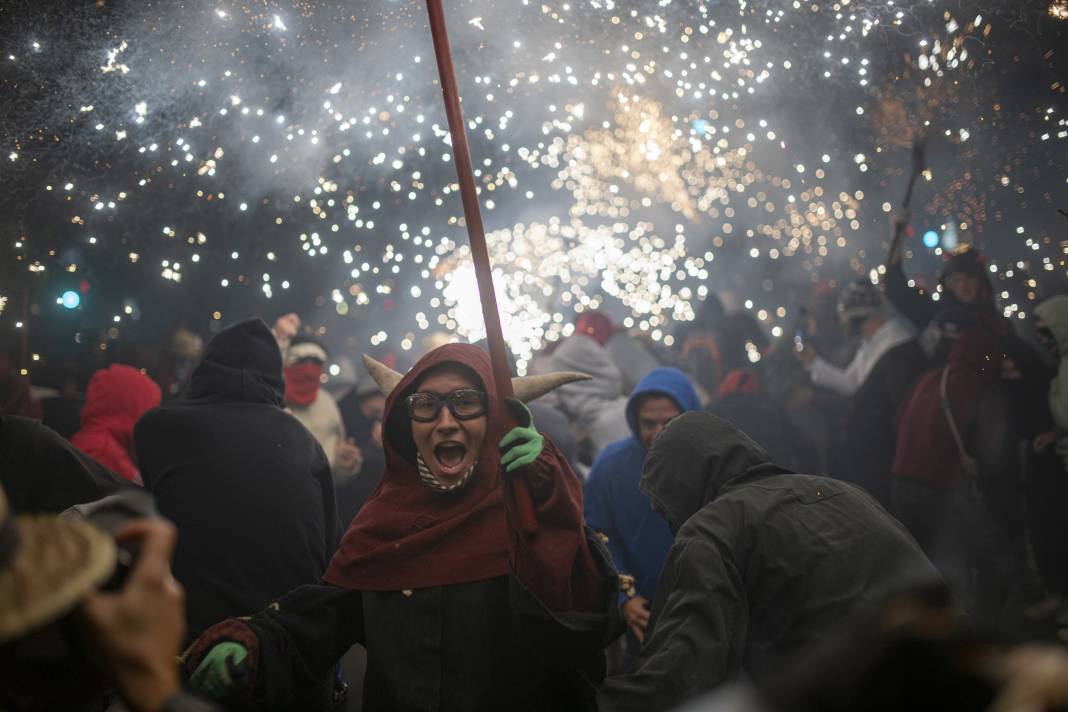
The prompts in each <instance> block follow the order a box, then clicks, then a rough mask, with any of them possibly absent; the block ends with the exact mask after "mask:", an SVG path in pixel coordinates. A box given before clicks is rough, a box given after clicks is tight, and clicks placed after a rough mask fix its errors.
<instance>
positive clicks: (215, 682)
mask: <svg viewBox="0 0 1068 712" xmlns="http://www.w3.org/2000/svg"><path fill="white" fill-rule="evenodd" d="M247 657H248V650H246V649H245V646H243V645H241V644H240V643H234V642H231V641H227V642H225V643H219V644H217V645H215V646H214V647H213V648H212V649H211V650H209V651H208V654H207V655H205V656H204V659H203V660H201V661H200V665H197V669H196V670H195V671H194V672H193V675H192V676H191V677H190V678H189V685H190V687H192V688H193V689H194V690H196V691H197V692H200V693H202V694H204V695H207V696H208V697H211V698H212V699H215V700H224V699H226V698H227V697H228V696H229V695H230V693H231V692H233V691H234V690H235V688H236V687H237V681H236V680H235V674H234V673H235V672H237V667H238V666H239V665H241V663H243V662H245V658H247Z"/></svg>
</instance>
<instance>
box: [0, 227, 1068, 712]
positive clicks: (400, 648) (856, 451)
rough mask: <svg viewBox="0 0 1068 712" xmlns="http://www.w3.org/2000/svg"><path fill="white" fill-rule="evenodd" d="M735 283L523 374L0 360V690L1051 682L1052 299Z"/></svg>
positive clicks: (545, 703)
mask: <svg viewBox="0 0 1068 712" xmlns="http://www.w3.org/2000/svg"><path fill="white" fill-rule="evenodd" d="M895 220H897V221H898V222H899V223H901V225H899V226H897V227H898V228H900V227H903V224H904V221H906V220H907V216H906V215H901V214H898V215H896V216H895ZM734 301H735V299H734V297H733V295H732V294H730V293H723V294H715V293H710V294H709V295H708V297H707V298H706V299H705V300H704V301H703V302H702V303H701V304H699V305H697V306H696V317H695V318H694V319H693V320H692V321H686V322H679V323H677V324H672V325H669V327H670V328H669V330H670V332H671V336H672V339H669V340H666V341H665V340H655V341H654V340H652V339H650V338H648V337H647V336H646V335H645V334H644V333H642V332H640V331H637V330H631V329H627V328H624V327H622V326H620V325H619V324H618V323H617V322H616V321H615V319H614V318H613V316H612V315H611V314H609V313H607V312H602V311H585V312H582V313H580V314H577V315H576V319H575V321H574V323H573V324H572V325H571V326H570V327H569V328H568V329H566V330H565V334H566V336H565V337H564V338H562V339H561V340H560V341H557V342H554V343H551V344H548V345H547V346H546V348H545V349H544V350H543V351H542V352H540V353H538V354H536V355H535V357H534V358H533V360H532V361H531V362H530V363H529V364H527V365H526V366H527V367H526V369H525V370H526V375H519V374H517V373H516V367H515V363H514V361H509V359H510V358H511V357H510V355H509V354H506V353H503V354H501V353H498V354H495V355H494V357H493V358H491V354H490V346H489V345H488V344H486V343H485V342H481V343H476V344H469V343H462V342H461V341H460V340H459V339H456V338H452V337H449V336H448V335H445V336H444V338H442V339H439V340H438V341H437V342H436V343H429V342H428V344H427V348H425V349H424V350H423V352H422V353H420V354H418V356H417V357H415V358H414V359H412V358H410V355H409V354H407V353H393V352H389V351H388V350H386V349H383V348H381V347H378V348H375V349H374V357H373V358H372V356H371V355H368V354H365V353H361V352H346V351H344V350H343V349H340V348H338V344H336V343H335V344H333V348H331V347H330V346H329V345H328V341H327V339H326V338H325V337H326V334H325V332H324V330H322V329H319V330H316V329H313V328H311V326H310V325H309V324H307V323H306V322H305V321H304V320H302V319H301V317H300V316H299V315H297V314H284V315H281V316H275V315H271V317H272V318H270V319H269V321H266V322H265V321H264V320H262V319H260V318H249V319H246V320H243V321H239V322H237V323H234V324H232V325H230V326H228V327H226V328H222V329H221V330H217V331H216V333H214V335H213V336H212V337H211V339H210V340H209V341H208V342H207V343H206V344H205V343H204V341H203V340H202V338H201V336H199V335H197V334H194V333H192V332H191V331H189V330H187V329H185V328H183V329H180V330H179V331H177V332H175V333H174V334H173V335H172V337H171V338H170V339H169V340H168V342H167V346H166V348H165V349H164V353H163V355H162V357H161V358H158V359H156V360H155V361H154V362H152V363H147V362H145V361H144V360H143V359H139V358H136V357H132V356H131V357H128V358H123V357H122V356H121V355H120V356H116V357H115V358H113V359H112V362H110V363H106V364H99V366H100V367H99V368H97V369H95V370H94V371H93V372H92V373H89V374H86V375H85V377H84V382H82V381H79V378H78V377H77V376H76V375H74V374H73V373H72V372H67V373H66V376H65V377H64V379H62V383H53V384H45V383H41V382H35V380H34V378H33V375H34V374H31V377H30V378H27V377H25V376H24V375H21V374H20V373H19V372H18V371H17V370H16V368H15V366H14V364H13V362H12V361H11V360H10V359H9V358H8V357H7V356H3V355H0V485H2V490H0V660H2V661H3V667H4V674H3V675H2V676H0V710H3V711H4V712H8V711H21V710H75V711H81V710H85V711H96V710H101V711H102V710H116V711H117V710H132V711H133V712H164V711H170V712H193V711H201V710H202V711H204V712H219V711H220V710H265V711H268V712H269V711H273V710H302V711H304V710H306V711H308V712H327V711H332V712H342V711H347V710H366V711H367V712H387V711H388V712H461V711H465V712H483V711H484V712H490V711H495V710H530V711H531V712H538V711H543V710H544V711H549V710H553V711H555V710H568V711H570V710H575V711H578V712H581V711H584V710H585V711H589V712H596V711H598V710H599V711H600V712H615V711H623V710H633V711H635V712H637V711H639V710H641V711H653V712H657V711H660V710H663V711H665V712H666V711H668V710H692V711H694V712H697V711H699V710H739V711H741V710H767V711H779V710H782V711H787V710H838V709H841V710H846V709H887V710H890V709H960V710H986V709H991V710H1021V711H1022V710H1046V709H1049V710H1055V709H1063V708H1065V706H1068V683H1066V680H1068V653H1066V651H1065V649H1064V646H1065V645H1068V598H1066V597H1068V566H1066V565H1065V562H1066V561H1068V520H1066V519H1065V517H1064V516H1063V513H1064V511H1065V505H1066V504H1068V381H1066V380H1065V379H1068V373H1066V372H1064V369H1065V368H1066V366H1065V363H1068V362H1066V361H1065V354H1066V353H1068V294H1066V295H1057V296H1051V297H1050V298H1048V299H1045V300H1043V301H1042V302H1041V304H1039V305H1038V307H1037V308H1036V309H1035V313H1034V319H1033V321H1031V322H1025V321H1022V320H1015V319H1009V318H1008V317H1007V316H1004V315H1003V314H1002V312H1000V311H999V309H998V307H997V305H996V302H995V298H994V289H993V286H992V283H991V280H990V272H989V270H988V269H987V267H986V263H985V259H984V257H983V255H981V254H980V253H978V252H977V251H975V250H974V249H962V250H960V251H958V252H955V253H953V254H948V255H946V260H945V262H944V265H943V270H942V273H941V275H940V278H939V281H938V283H937V284H936V285H934V286H933V287H932V288H927V287H924V286H923V284H922V282H921V281H918V280H915V279H910V277H909V276H908V275H907V274H906V271H905V266H904V264H903V262H902V260H901V257H900V254H895V253H892V254H890V255H889V257H888V260H887V264H886V269H885V274H883V275H882V279H881V280H880V281H879V283H873V282H872V281H871V280H860V281H851V280H844V281H842V282H835V281H828V282H821V283H819V284H817V285H815V287H814V289H813V290H812V292H811V294H810V295H809V296H808V297H807V301H806V302H805V303H804V304H802V305H799V306H798V308H797V309H796V310H795V312H796V313H795V317H796V318H795V319H794V328H793V329H791V330H787V331H786V332H785V333H782V334H780V335H778V337H777V338H773V337H772V335H771V334H770V333H768V332H765V330H764V328H763V326H762V324H761V322H760V321H759V320H757V319H755V318H754V317H753V316H751V315H750V312H749V310H747V309H737V308H734V306H733V304H734ZM131 353H136V351H131ZM501 356H503V357H504V358H503V359H502V358H500V357H501ZM502 362H504V363H508V366H509V370H510V372H507V373H502V372H499V371H497V370H495V367H494V365H493V364H499V363H502ZM49 386H52V387H49Z"/></svg>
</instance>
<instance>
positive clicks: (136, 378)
mask: <svg viewBox="0 0 1068 712" xmlns="http://www.w3.org/2000/svg"><path fill="white" fill-rule="evenodd" d="M159 403H160V390H159V386H157V385H156V383H155V382H154V381H153V380H152V379H151V378H149V377H148V376H146V375H144V374H143V373H141V372H140V371H138V370H137V369H136V368H132V367H130V366H123V365H119V364H114V365H112V366H109V367H107V368H105V369H102V370H100V371H97V372H96V373H94V374H93V377H92V379H91V380H90V381H89V389H88V390H87V391H86V394H85V407H84V408H82V429H81V430H79V431H78V432H77V433H75V434H74V437H72V438H71V439H70V441H71V444H73V445H74V446H75V447H76V448H78V449H79V450H81V451H82V452H84V453H85V454H87V455H89V456H90V457H92V458H93V459H94V460H96V461H97V462H99V463H100V464H101V465H104V466H105V467H107V468H109V469H111V470H114V471H115V472H117V473H118V474H120V475H122V476H123V477H124V478H126V479H127V480H130V481H131V482H137V483H138V484H140V482H141V474H140V472H138V470H137V465H135V464H134V458H133V430H134V425H136V424H137V421H138V420H139V419H140V418H141V416H142V415H144V413H145V411H147V410H149V409H151V408H155V407H156V406H158V405H159Z"/></svg>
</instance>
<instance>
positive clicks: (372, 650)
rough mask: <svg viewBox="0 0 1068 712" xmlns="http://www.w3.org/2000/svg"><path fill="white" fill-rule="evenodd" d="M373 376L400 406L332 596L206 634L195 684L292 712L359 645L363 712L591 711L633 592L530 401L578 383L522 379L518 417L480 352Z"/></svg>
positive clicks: (195, 657) (309, 598) (275, 607)
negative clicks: (591, 526)
mask: <svg viewBox="0 0 1068 712" xmlns="http://www.w3.org/2000/svg"><path fill="white" fill-rule="evenodd" d="M368 365H369V369H370V370H371V371H372V375H373V376H375V380H376V381H377V382H378V383H379V385H380V387H382V390H383V392H385V393H387V401H386V408H385V418H384V421H383V423H384V427H383V430H384V436H385V437H384V438H383V442H384V448H385V454H386V471H385V474H384V475H383V478H382V481H381V483H380V484H379V485H378V487H377V489H376V490H375V491H374V493H373V494H372V495H371V498H370V499H369V500H368V501H367V503H366V504H365V505H364V506H363V508H362V509H361V510H360V513H359V514H358V515H357V517H356V519H355V520H353V522H352V524H351V525H350V526H349V529H348V532H347V533H346V534H345V537H344V539H343V540H342V543H341V547H340V549H339V550H338V552H337V554H335V555H334V558H333V560H332V561H331V562H330V566H329V567H328V569H327V572H326V575H325V576H324V577H323V581H322V582H321V583H320V584H316V585H308V586H302V587H300V588H297V589H295V590H293V591H291V592H290V593H289V594H287V595H285V596H283V597H282V598H280V599H279V600H278V601H277V602H276V603H273V604H271V605H270V606H268V608H267V609H266V610H264V611H262V612H261V613H258V614H256V615H254V616H252V617H250V618H242V619H229V620H227V621H224V622H222V623H220V624H218V625H216V626H214V627H213V628H211V629H209V630H208V631H207V632H205V633H204V635H202V636H201V638H200V639H199V640H198V641H197V642H196V643H195V644H194V645H193V647H192V648H191V649H190V651H189V652H188V653H187V654H186V656H185V666H186V669H187V670H190V671H193V675H192V678H191V680H190V682H191V684H192V686H193V687H194V688H195V689H196V690H198V691H200V692H202V693H205V694H208V695H209V696H212V697H215V698H217V699H221V700H224V701H225V702H226V704H227V708H228V709H256V710H274V709H287V710H288V709H293V707H292V704H291V699H292V693H293V690H294V687H296V686H300V685H301V684H308V683H310V682H312V681H313V680H315V679H317V678H318V677H320V676H322V675H323V674H325V673H327V672H328V671H329V670H330V669H331V668H332V667H333V666H334V665H335V664H336V662H337V660H338V659H339V658H340V657H341V655H342V654H343V653H344V652H345V651H346V650H348V649H349V647H350V646H352V645H353V644H356V643H359V644H361V645H363V646H364V647H366V649H367V660H368V663H367V673H366V678H365V681H364V688H363V689H364V698H363V709H364V710H365V712H386V711H387V710H388V711H389V712H416V711H419V712H425V711H434V712H453V711H455V712H460V711H463V712H496V710H505V709H507V710H529V711H530V712H535V711H538V712H540V711H542V710H545V711H546V712H548V711H549V710H569V711H572V710H582V709H593V704H594V700H593V696H594V693H595V690H596V685H597V684H599V682H600V681H601V679H602V678H603V676H604V657H603V653H602V649H603V647H604V646H605V645H606V644H607V643H608V642H609V641H610V640H611V638H612V637H615V635H618V633H619V632H621V626H619V625H618V615H617V614H616V613H615V612H616V597H617V594H618V577H617V575H616V573H615V570H614V568H613V567H612V564H611V558H610V556H609V554H608V552H607V550H606V549H605V547H604V545H603V543H601V541H600V540H599V539H598V538H597V537H596V536H595V535H593V534H592V532H589V531H588V530H586V529H585V527H584V525H583V518H582V490H581V486H580V484H579V481H578V479H577V478H576V477H575V475H574V473H572V472H571V470H570V467H569V466H568V464H567V462H566V460H564V458H563V457H562V456H561V455H560V453H559V451H558V450H557V449H556V447H555V446H554V445H553V444H552V442H551V441H550V440H548V439H546V438H544V436H542V435H540V434H539V433H538V432H537V430H535V429H534V424H533V422H532V417H531V415H530V411H529V410H528V409H527V408H526V407H525V406H523V404H522V400H524V399H527V400H531V399H533V398H534V397H537V395H540V394H543V393H545V392H547V391H548V390H550V389H551V387H552V385H553V383H554V382H555V383H559V381H560V380H562V378H567V376H566V375H564V374H548V375H545V376H539V377H535V378H537V379H541V380H540V381H537V382H535V381H531V380H529V379H515V381H513V384H514V389H515V395H516V398H515V399H509V400H508V401H507V410H506V407H505V404H504V403H502V400H501V399H500V398H499V395H498V393H497V391H496V388H495V385H494V380H493V374H492V369H491V367H490V360H489V357H488V356H487V355H486V353H485V352H484V351H482V350H481V349H479V348H478V347H476V346H473V345H470V344H449V345H447V346H443V347H441V348H438V349H435V350H434V351H431V352H430V353H428V354H427V355H426V356H424V357H423V358H422V359H420V361H419V363H417V364H416V365H415V367H414V368H413V369H412V370H411V371H410V372H409V373H408V374H407V375H406V376H403V377H402V376H401V375H400V374H397V373H393V372H391V371H389V370H388V369H386V368H385V367H384V366H382V365H381V364H377V363H375V362H370V361H369V362H368ZM573 377H574V376H573V375H572V378H573ZM513 419H514V420H515V421H518V423H519V425H518V426H517V427H514V428H512V426H511V424H510V423H509V421H510V420H513ZM509 428H511V429H509ZM520 480H523V481H525V483H526V486H527V487H528V488H529V491H530V497H531V501H532V507H531V509H532V510H533V517H530V516H529V515H530V510H529V509H527V508H526V507H524V506H523V505H522V504H521V502H522V501H523V499H522V497H521V496H520V495H518V494H517V487H518V485H517V483H518V482H519V481H520Z"/></svg>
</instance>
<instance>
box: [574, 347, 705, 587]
mask: <svg viewBox="0 0 1068 712" xmlns="http://www.w3.org/2000/svg"><path fill="white" fill-rule="evenodd" d="M650 396H666V397H668V398H670V399H671V400H672V401H673V402H674V403H675V406H676V407H677V408H678V409H679V411H680V412H683V413H685V412H686V411H690V410H699V409H700V408H701V403H700V402H699V401H698V400H697V393H695V392H694V389H693V386H692V385H691V384H690V379H689V378H688V377H687V376H686V374H684V373H683V372H682V371H679V370H678V369H675V368H657V369H655V370H653V371H650V372H649V373H648V374H647V375H646V376H645V378H643V379H642V380H641V381H640V382H639V383H638V386H637V387H636V388H635V389H634V392H633V393H632V394H631V395H630V399H629V400H628V401H627V424H628V425H629V426H630V430H631V435H630V437H627V438H624V439H622V440H617V441H616V442H614V443H612V444H611V445H609V446H608V447H606V448H605V449H604V450H603V451H602V452H601V454H600V455H599V456H598V457H597V460H596V461H595V462H594V463H593V468H592V469H591V470H590V477H589V480H587V482H586V523H587V524H588V525H589V526H590V528H591V529H593V530H594V531H597V532H600V533H601V534H604V535H605V536H607V537H608V542H607V544H608V550H609V551H610V552H611V553H612V561H614V562H615V565H616V569H617V570H618V571H619V572H620V573H623V574H628V575H630V576H633V577H634V584H635V585H634V588H635V590H636V591H637V593H638V595H641V596H644V597H645V598H648V599H650V600H652V597H653V594H654V593H655V592H656V580H657V577H659V576H660V569H661V568H662V567H663V565H664V559H666V558H667V552H668V549H670V548H671V542H672V540H673V539H674V537H673V536H672V534H671V530H670V529H668V525H667V522H665V521H664V518H663V517H661V516H660V515H659V514H657V513H656V512H654V511H653V509H652V507H650V506H649V500H648V499H647V498H646V496H645V495H643V494H642V493H641V492H640V491H639V490H638V480H639V478H640V477H641V474H642V464H643V463H644V462H645V452H646V449H645V445H644V444H643V443H642V441H641V437H640V435H639V430H638V409H639V408H640V407H641V403H642V402H643V401H645V400H646V399H647V398H649V397H650Z"/></svg>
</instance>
